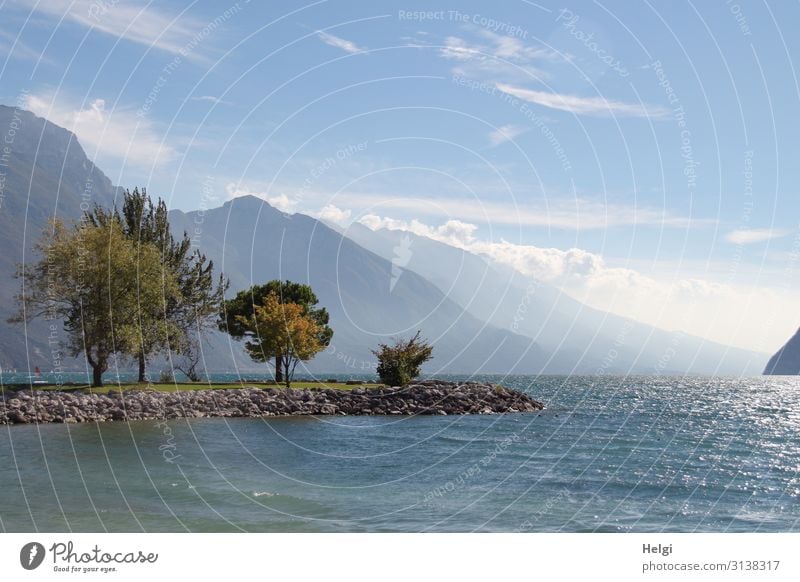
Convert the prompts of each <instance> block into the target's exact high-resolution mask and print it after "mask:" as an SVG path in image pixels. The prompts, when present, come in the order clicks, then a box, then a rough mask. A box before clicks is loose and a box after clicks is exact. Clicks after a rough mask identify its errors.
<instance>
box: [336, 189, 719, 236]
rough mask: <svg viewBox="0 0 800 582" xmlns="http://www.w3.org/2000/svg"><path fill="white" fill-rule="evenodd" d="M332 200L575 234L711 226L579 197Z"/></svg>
mask: <svg viewBox="0 0 800 582" xmlns="http://www.w3.org/2000/svg"><path fill="white" fill-rule="evenodd" d="M337 199H338V201H339V202H340V203H341V204H344V205H346V206H347V207H349V208H364V207H373V208H374V207H378V206H380V207H383V208H386V209H398V210H403V211H406V212H408V213H409V214H412V215H414V216H431V217H439V218H441V217H447V218H456V219H459V220H465V221H470V222H477V223H488V224H507V225H513V226H540V227H545V228H557V229H563V230H576V231H581V230H603V229H607V228H613V227H620V226H637V225H639V226H655V227H659V228H679V229H685V228H694V227H699V226H707V225H712V224H716V220H712V219H700V218H691V217H684V216H676V215H674V214H671V213H670V212H669V211H667V210H664V209H659V208H648V207H636V206H625V205H620V204H608V203H604V202H601V201H595V200H588V199H584V198H578V199H573V200H561V199H558V200H548V201H546V202H542V203H538V204H530V203H524V202H522V201H520V202H519V203H517V204H515V203H513V202H483V201H481V200H476V199H474V198H467V199H464V198H461V199H458V198H448V199H446V200H445V199H441V200H438V201H436V202H435V203H434V202H431V201H430V200H426V199H421V198H407V197H398V196H385V195H380V194H350V193H342V194H339V195H338V198H337Z"/></svg>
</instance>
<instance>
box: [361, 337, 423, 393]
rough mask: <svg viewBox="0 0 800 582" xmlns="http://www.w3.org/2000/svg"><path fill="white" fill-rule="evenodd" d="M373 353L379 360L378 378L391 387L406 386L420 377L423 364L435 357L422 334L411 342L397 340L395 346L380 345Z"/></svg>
mask: <svg viewBox="0 0 800 582" xmlns="http://www.w3.org/2000/svg"><path fill="white" fill-rule="evenodd" d="M372 353H373V354H375V356H376V357H377V358H378V368H377V371H378V376H379V377H380V379H381V382H383V383H384V384H388V385H389V386H405V385H406V384H408V383H409V382H411V381H412V380H413V379H414V378H416V377H417V376H419V375H420V368H421V367H422V364H424V363H425V362H427V361H428V360H430V359H431V358H432V357H433V356H432V353H433V346H431V345H429V344H428V343H427V342H426V341H425V340H424V339H421V338H420V332H419V331H418V332H417V333H416V335H415V336H414V337H413V338H411V339H410V340H400V339H397V340H395V342H394V344H392V345H388V344H378V349H377V350H372Z"/></svg>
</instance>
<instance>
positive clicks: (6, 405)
mask: <svg viewBox="0 0 800 582" xmlns="http://www.w3.org/2000/svg"><path fill="white" fill-rule="evenodd" d="M542 408H543V405H542V404H541V403H540V402H537V401H535V400H533V399H532V398H530V397H529V396H527V395H526V394H523V393H521V392H516V391H514V390H510V389H507V388H503V387H501V386H496V385H491V384H480V383H477V382H463V383H456V382H444V381H436V380H425V381H422V382H417V383H415V384H411V385H409V386H404V387H399V386H394V387H388V386H382V387H378V388H365V387H363V386H358V387H356V388H354V389H353V390H350V391H347V390H334V389H314V390H285V389H275V388H266V389H261V388H241V389H224V390H198V391H192V392H174V393H164V392H153V391H131V392H126V393H124V394H122V395H117V394H112V395H110V396H108V395H100V394H73V393H67V392H55V391H53V392H41V393H40V392H36V393H34V395H33V396H32V395H31V394H30V393H29V392H24V391H23V392H18V393H15V394H13V395H11V396H8V397H7V398H0V424H27V423H31V422H67V423H77V422H105V421H108V420H129V421H132V420H142V419H165V418H169V419H172V418H203V417H224V418H231V417H259V416H288V415H311V414H319V415H344V414H358V415H382V414H388V415H393V416H398V415H413V414H426V415H429V414H432V415H442V416H445V415H448V414H495V413H506V412H508V413H512V412H517V411H520V412H533V411H536V410H541V409H542Z"/></svg>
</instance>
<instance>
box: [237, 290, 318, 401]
mask: <svg viewBox="0 0 800 582" xmlns="http://www.w3.org/2000/svg"><path fill="white" fill-rule="evenodd" d="M236 323H237V325H239V326H241V327H240V328H241V329H244V330H246V336H247V337H248V341H247V342H246V343H245V349H246V350H247V353H248V354H250V356H251V357H252V358H253V359H254V360H258V361H265V360H266V359H267V357H268V355H269V354H275V355H276V357H278V358H280V363H281V367H282V368H283V370H284V371H285V378H286V386H287V387H288V386H289V385H290V384H291V380H292V378H293V376H294V371H295V368H296V367H297V364H298V362H300V361H301V360H310V359H311V358H313V357H314V356H315V355H316V354H317V353H319V352H320V351H322V350H323V349H324V347H325V346H324V345H323V344H322V342H321V341H320V337H321V335H322V334H321V330H320V325H319V324H318V323H317V322H316V321H315V320H314V318H313V317H312V316H311V315H309V314H308V313H307V312H306V309H305V307H304V306H303V305H300V304H298V303H282V302H281V300H280V298H279V297H278V295H276V294H275V293H270V294H269V295H267V296H266V297H264V299H263V302H262V303H261V304H256V305H254V306H253V313H252V315H250V316H244V315H239V316H237V317H236Z"/></svg>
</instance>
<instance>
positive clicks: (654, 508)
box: [0, 376, 800, 532]
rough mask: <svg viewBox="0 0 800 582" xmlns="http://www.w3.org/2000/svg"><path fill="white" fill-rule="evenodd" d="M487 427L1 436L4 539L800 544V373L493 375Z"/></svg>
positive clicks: (291, 426) (324, 422) (192, 428)
mask: <svg viewBox="0 0 800 582" xmlns="http://www.w3.org/2000/svg"><path fill="white" fill-rule="evenodd" d="M486 379H490V380H492V381H502V383H503V384H504V385H506V386H510V387H514V388H517V389H520V390H525V391H526V392H528V393H530V394H531V395H532V396H534V397H535V398H537V399H539V400H542V401H543V402H545V404H546V406H547V408H546V409H545V410H544V411H542V412H540V413H533V414H510V415H486V416H423V417H341V416H339V417H329V416H328V417H324V416H323V417H308V418H301V417H295V418H270V419H191V420H186V419H176V420H170V421H166V422H157V421H140V422H132V423H121V422H120V423H105V424H85V425H47V424H45V425H39V426H35V425H27V426H9V427H0V530H2V531H37V530H38V531H54V532H55V531H57V532H64V531H125V532H128V531H130V532H138V531H211V532H217V531H279V532H284V531H314V532H316V531H321V532H351V531H353V532H362V531H367V532H383V531H387V532H388V531H409V532H418V531H504V532H538V531H548V532H558V531H570V532H574V531H577V532H592V531H600V532H624V531H677V532H693V531H714V532H717V531H719V532H724V531H779V532H784V531H800V379H798V378H789V377H757V378H743V379H742V378H735V379H734V378H722V379H720V378H671V377H627V378H621V377H605V376H603V377H537V378H535V377H524V376H516V377H505V378H499V377H491V378H486Z"/></svg>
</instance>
